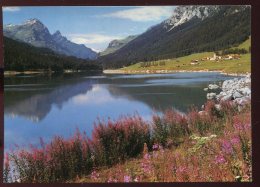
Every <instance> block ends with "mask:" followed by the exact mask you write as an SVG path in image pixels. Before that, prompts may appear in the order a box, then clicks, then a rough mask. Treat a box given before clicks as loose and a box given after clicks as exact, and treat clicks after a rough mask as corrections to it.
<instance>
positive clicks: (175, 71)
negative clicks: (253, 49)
mask: <svg viewBox="0 0 260 187" xmlns="http://www.w3.org/2000/svg"><path fill="white" fill-rule="evenodd" d="M194 72H213V73H220V74H224V75H230V76H246V75H248V74H250V72H245V73H226V72H224V71H208V70H140V71H138V70H132V71H131V70H122V69H115V70H114V69H106V70H103V73H104V74H133V75H134V74H170V73H194Z"/></svg>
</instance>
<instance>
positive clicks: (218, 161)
mask: <svg viewBox="0 0 260 187" xmlns="http://www.w3.org/2000/svg"><path fill="white" fill-rule="evenodd" d="M225 162H226V159H225V158H224V156H223V155H217V156H216V157H215V163H216V164H223V163H225Z"/></svg>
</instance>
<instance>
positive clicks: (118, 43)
mask: <svg viewBox="0 0 260 187" xmlns="http://www.w3.org/2000/svg"><path fill="white" fill-rule="evenodd" d="M137 36H138V35H131V36H128V37H126V38H124V39H121V40H112V41H111V42H110V43H109V44H108V47H107V48H106V50H104V51H102V52H101V53H100V54H99V55H100V56H103V55H107V54H110V53H113V52H115V51H117V50H118V49H120V48H121V47H123V46H125V45H126V44H127V43H129V42H130V41H132V40H133V39H135V38H136V37H137Z"/></svg>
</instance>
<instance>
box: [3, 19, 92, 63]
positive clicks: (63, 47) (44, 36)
mask: <svg viewBox="0 0 260 187" xmlns="http://www.w3.org/2000/svg"><path fill="white" fill-rule="evenodd" d="M4 36H7V37H9V38H12V39H15V40H19V41H22V42H25V43H28V44H31V45H33V46H35V47H44V48H49V49H51V50H53V51H55V52H57V53H60V54H64V55H67V56H75V57H77V58H82V59H96V58H97V53H96V52H94V51H93V50H91V49H90V48H87V47H86V46H84V45H82V44H75V43H73V42H71V41H69V40H68V39H67V38H66V37H64V36H62V35H61V33H60V32H59V31H57V32H55V33H54V34H53V35H51V34H50V32H49V30H48V28H47V27H46V26H45V25H44V24H42V23H41V22H40V21H39V20H37V19H29V20H27V21H25V22H24V23H22V24H19V25H12V24H8V25H4Z"/></svg>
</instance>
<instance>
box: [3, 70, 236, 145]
mask: <svg viewBox="0 0 260 187" xmlns="http://www.w3.org/2000/svg"><path fill="white" fill-rule="evenodd" d="M231 78H232V77H230V76H227V75H222V74H219V73H201V72H196V73H174V74H145V75H104V74H86V73H75V74H59V75H52V76H47V75H24V76H12V77H11V76H10V77H5V79H4V81H5V82H4V84H5V85H4V105H5V106H4V130H5V132H4V134H5V135H4V138H5V150H9V149H10V148H13V147H14V145H15V144H17V145H19V146H20V147H27V146H28V145H29V144H33V145H37V144H38V143H39V137H42V138H43V139H44V140H45V141H46V142H48V141H49V140H50V139H51V138H52V137H53V136H55V135H62V136H63V137H69V136H71V135H73V134H74V132H75V130H76V128H78V129H80V130H81V131H86V133H87V135H89V136H91V131H92V129H93V123H94V121H96V120H97V118H100V119H107V118H108V117H110V118H112V119H117V118H118V117H120V116H121V115H133V114H135V113H138V114H139V115H141V116H142V117H143V118H144V119H145V120H150V118H151V115H152V114H153V113H154V112H158V113H161V112H162V111H163V110H165V109H167V108H175V109H176V110H178V111H180V112H187V110H188V109H189V107H190V106H191V105H194V106H197V107H201V105H202V104H204V103H205V102H206V93H207V92H205V91H204V90H203V88H205V87H207V86H208V84H210V83H216V84H219V83H221V82H222V81H224V80H227V79H231Z"/></svg>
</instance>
